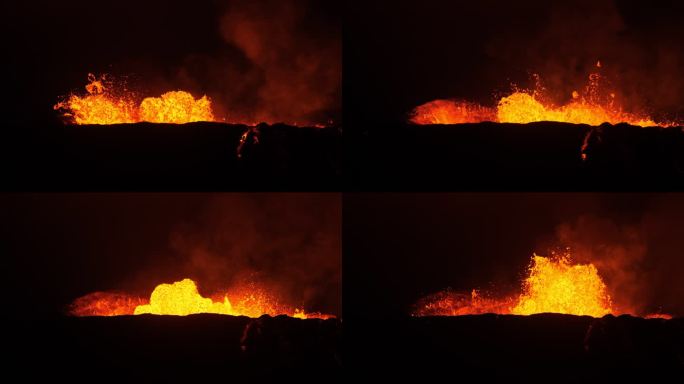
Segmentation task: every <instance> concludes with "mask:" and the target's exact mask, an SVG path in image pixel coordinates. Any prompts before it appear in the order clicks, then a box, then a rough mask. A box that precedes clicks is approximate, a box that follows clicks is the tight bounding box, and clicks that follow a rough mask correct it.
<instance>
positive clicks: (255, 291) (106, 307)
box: [70, 279, 334, 319]
mask: <svg viewBox="0 0 684 384" xmlns="http://www.w3.org/2000/svg"><path fill="white" fill-rule="evenodd" d="M70 313H71V315H73V316H121V315H142V314H154V315H176V316H186V315H190V314H196V313H216V314H223V315H232V316H247V317H259V316H262V315H271V316H277V315H288V316H291V317H296V318H300V319H311V318H318V319H327V318H331V317H334V316H331V315H327V314H322V313H317V312H313V313H306V312H304V310H302V309H299V308H293V307H289V306H287V305H283V304H281V303H280V302H278V300H277V299H276V298H275V297H274V296H273V295H271V294H269V293H268V292H266V291H264V290H262V289H259V288H257V287H254V286H251V285H250V286H248V287H245V288H239V289H236V290H235V291H233V292H231V293H226V294H223V295H220V296H218V297H216V298H213V299H212V298H207V297H203V296H202V295H200V293H199V291H198V290H197V285H196V284H195V282H194V281H193V280H191V279H183V280H181V281H177V282H174V283H171V284H159V285H157V287H156V288H155V289H154V291H152V294H151V296H150V299H149V300H146V299H142V298H138V297H134V296H129V295H125V294H112V293H103V292H96V293H92V294H89V295H86V296H84V297H81V298H79V299H76V300H75V301H74V303H73V304H72V305H71V310H70Z"/></svg>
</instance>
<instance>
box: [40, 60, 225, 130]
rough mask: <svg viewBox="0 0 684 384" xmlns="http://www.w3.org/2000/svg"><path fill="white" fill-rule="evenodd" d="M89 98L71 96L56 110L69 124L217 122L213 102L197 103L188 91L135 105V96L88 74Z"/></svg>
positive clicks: (60, 103) (205, 98) (176, 92)
mask: <svg viewBox="0 0 684 384" xmlns="http://www.w3.org/2000/svg"><path fill="white" fill-rule="evenodd" d="M88 81H89V83H88V85H86V87H85V89H86V92H87V93H86V95H77V94H73V93H72V94H71V95H69V96H67V97H66V98H64V100H62V101H60V102H58V103H57V104H55V106H54V107H53V108H54V109H55V110H58V111H61V113H62V116H63V117H64V118H65V119H66V120H67V121H68V122H70V123H74V124H78V125H82V124H127V123H138V122H143V121H145V122H151V123H171V124H183V123H191V122H196V121H216V119H215V117H214V113H213V111H212V106H211V100H210V99H209V98H208V97H207V96H202V97H201V98H199V99H195V98H194V97H193V96H192V95H191V94H190V93H188V92H186V91H180V90H178V91H171V92H166V93H164V94H162V95H161V96H160V97H147V98H144V99H143V100H142V101H141V102H140V103H137V102H136V99H137V98H136V96H135V94H134V93H132V92H129V91H127V90H126V89H125V87H124V88H123V89H121V90H120V89H117V87H115V86H114V82H113V81H111V80H110V79H109V77H108V76H107V75H103V76H101V77H100V78H97V77H95V75H93V74H92V73H91V74H88Z"/></svg>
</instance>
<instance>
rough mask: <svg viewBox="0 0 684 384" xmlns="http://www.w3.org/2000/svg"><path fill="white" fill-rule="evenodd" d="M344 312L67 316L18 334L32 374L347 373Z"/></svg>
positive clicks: (264, 376) (17, 357)
mask: <svg viewBox="0 0 684 384" xmlns="http://www.w3.org/2000/svg"><path fill="white" fill-rule="evenodd" d="M340 328H341V324H340V322H339V320H337V319H328V320H320V319H306V320H302V319H294V318H290V317H287V316H277V317H270V316H262V317H261V318H259V319H251V318H248V317H243V316H240V317H235V316H226V315H212V314H199V315H189V316H155V315H139V316H115V317H66V316H65V317H60V318H58V319H51V320H49V319H43V320H35V319H34V320H31V321H27V322H26V323H25V324H24V327H23V329H22V332H19V333H16V334H13V335H10V336H11V339H12V342H13V343H14V344H10V345H13V347H14V348H13V349H12V350H13V351H14V353H13V354H12V356H11V358H10V362H11V363H12V364H11V367H12V369H14V370H16V371H17V372H18V373H20V374H21V377H23V378H25V379H38V378H42V377H49V378H50V379H52V380H56V381H59V380H60V379H64V380H68V381H77V382H94V381H95V382H96V381H103V380H104V381H111V380H123V381H125V382H131V381H133V382H138V381H142V380H152V381H154V382H158V381H170V382H179V381H187V382H198V380H212V381H214V380H218V381H221V382H224V381H228V382H230V381H236V380H247V381H248V382H249V381H272V380H276V379H278V380H280V379H281V378H287V379H290V380H296V379H297V378H298V377H300V376H301V377H302V378H304V377H307V376H311V377H326V378H331V380H335V378H337V377H339V376H340V375H341V362H340V359H339V337H340V334H341V329H340Z"/></svg>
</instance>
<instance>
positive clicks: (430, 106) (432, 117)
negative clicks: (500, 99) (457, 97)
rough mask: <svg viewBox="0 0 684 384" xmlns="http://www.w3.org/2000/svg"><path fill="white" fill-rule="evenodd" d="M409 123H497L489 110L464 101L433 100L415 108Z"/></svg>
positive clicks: (493, 113)
mask: <svg viewBox="0 0 684 384" xmlns="http://www.w3.org/2000/svg"><path fill="white" fill-rule="evenodd" d="M411 121H412V122H413V123H415V124H463V123H473V122H481V121H497V120H496V112H495V111H494V110H493V109H491V108H486V107H483V106H481V105H477V104H473V103H468V102H466V101H458V102H457V101H452V100H435V101H431V102H429V103H426V104H423V105H421V106H419V107H417V108H416V109H415V110H414V111H413V117H412V119H411Z"/></svg>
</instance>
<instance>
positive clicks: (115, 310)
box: [70, 292, 147, 316]
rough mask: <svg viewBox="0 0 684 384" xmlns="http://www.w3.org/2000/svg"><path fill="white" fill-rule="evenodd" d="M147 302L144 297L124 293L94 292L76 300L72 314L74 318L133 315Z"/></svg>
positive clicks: (71, 310)
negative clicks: (138, 307) (137, 308)
mask: <svg viewBox="0 0 684 384" xmlns="http://www.w3.org/2000/svg"><path fill="white" fill-rule="evenodd" d="M146 302H147V300H145V299H143V298H142V297H135V296H130V295H127V294H124V293H111V292H94V293H90V294H88V295H85V296H83V297H79V298H78V299H76V300H74V302H73V303H72V304H71V306H70V313H71V314H72V315H73V316H121V315H132V314H133V311H135V308H136V307H137V306H139V305H142V304H145V303H146Z"/></svg>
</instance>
